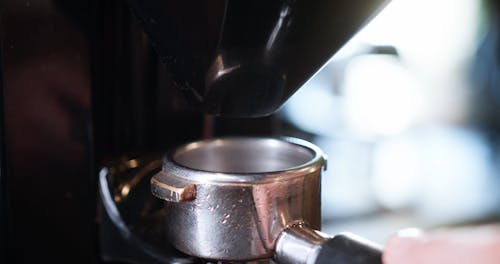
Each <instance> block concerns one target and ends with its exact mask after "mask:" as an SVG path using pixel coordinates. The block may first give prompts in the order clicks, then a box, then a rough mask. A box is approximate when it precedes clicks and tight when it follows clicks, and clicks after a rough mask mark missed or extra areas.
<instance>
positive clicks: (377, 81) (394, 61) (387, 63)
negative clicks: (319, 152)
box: [277, 0, 500, 243]
mask: <svg viewBox="0 0 500 264" xmlns="http://www.w3.org/2000/svg"><path fill="white" fill-rule="evenodd" d="M497 7H498V5H497V4H496V2H493V1H481V0H421V1H412V0H394V1H393V2H392V3H391V4H390V5H389V6H388V7H387V8H386V9H385V10H384V11H383V12H382V13H380V14H379V15H378V16H377V17H376V18H375V19H374V20H373V21H372V22H371V23H370V24H369V25H367V26H366V27H365V28H364V29H363V30H361V31H360V32H359V33H358V34H357V35H356V36H355V37H354V38H353V39H352V40H351V41H350V42H349V43H348V44H347V45H345V46H344V47H343V49H342V50H341V51H340V52H339V53H337V55H335V56H334V57H333V58H332V59H331V61H330V62H329V63H328V64H327V65H326V66H325V67H324V68H323V69H322V70H321V71H320V72H318V73H317V74H316V75H315V77H314V78H313V79H311V80H310V81H309V82H308V83H307V84H306V86H304V87H303V88H302V89H300V90H299V91H298V92H297V93H296V94H295V95H294V96H293V97H292V98H291V99H290V100H289V101H288V102H287V104H286V105H285V106H284V107H283V108H282V109H281V110H280V111H279V113H278V114H277V115H278V117H279V118H280V119H282V120H284V123H285V126H288V127H289V128H293V129H295V132H294V133H295V135H297V134H298V135H301V136H302V137H306V138H308V139H310V140H312V141H313V142H314V143H316V144H317V145H319V146H320V147H321V148H322V149H323V150H324V151H325V152H326V153H327V154H328V170H327V171H326V172H325V174H324V178H323V187H322V191H323V193H322V212H323V218H324V219H323V230H324V231H326V232H327V233H331V234H334V233H338V232H341V231H345V230H349V231H352V232H355V233H358V234H360V235H362V236H365V237H367V238H369V239H373V240H375V241H377V242H380V243H384V242H385V241H386V240H387V239H388V237H389V236H390V235H392V234H393V233H394V232H395V230H397V229H400V228H405V227H419V228H435V227H442V226H456V225H465V224H475V223H484V222H495V221H496V220H497V219H500V218H499V217H498V215H500V191H499V189H500V175H499V174H500V172H499V166H498V165H497V164H499V162H497V161H500V155H499V154H500V152H499V150H500V148H499V147H498V146H499V144H498V142H499V140H498V139H499V137H498V135H499V133H498V132H500V114H499V113H500V112H499V110H500V108H499V106H500V82H499V80H500V72H499V70H500V68H499V67H498V63H499V60H500V56H499V53H498V52H499V49H498V45H499V44H500V42H499V41H498V38H499V36H498V34H499V31H498V28H497V26H498V22H497V17H496V13H497V12H496V11H497V9H498V8H497Z"/></svg>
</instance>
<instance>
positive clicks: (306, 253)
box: [274, 223, 329, 264]
mask: <svg viewBox="0 0 500 264" xmlns="http://www.w3.org/2000/svg"><path fill="white" fill-rule="evenodd" d="M328 239H329V238H328V237H327V236H326V235H324V234H322V233H321V232H318V231H316V230H313V229H311V228H309V227H307V226H306V225H304V224H302V223H300V224H297V225H292V226H290V227H289V228H287V229H285V230H284V231H283V232H282V233H281V235H280V236H279V238H278V240H277V242H276V252H275V255H274V259H275V260H276V261H277V262H278V263H280V264H312V263H316V259H317V257H318V254H319V251H320V250H321V247H322V244H323V243H324V242H326V241H327V240H328Z"/></svg>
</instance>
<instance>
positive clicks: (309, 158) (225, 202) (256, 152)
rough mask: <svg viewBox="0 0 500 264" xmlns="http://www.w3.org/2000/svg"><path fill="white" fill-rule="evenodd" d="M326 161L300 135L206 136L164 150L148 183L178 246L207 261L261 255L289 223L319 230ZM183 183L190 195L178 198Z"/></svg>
mask: <svg viewBox="0 0 500 264" xmlns="http://www.w3.org/2000/svg"><path fill="white" fill-rule="evenodd" d="M227 163H232V164H227ZM325 164H326V160H325V158H324V155H323V153H322V152H321V150H320V149H319V148H317V147H315V146H314V145H312V144H310V143H308V142H305V141H303V140H298V139H292V138H283V139H269V138H222V139H215V140H206V141H199V142H194V143H191V144H187V145H184V146H181V147H180V148H178V149H177V150H175V151H174V152H172V153H171V154H169V155H167V156H166V157H165V158H164V160H163V169H162V171H161V172H159V173H158V174H156V175H155V176H154V177H153V178H152V180H151V188H152V192H153V194H154V195H155V196H157V197H159V198H161V199H164V200H166V201H167V202H166V203H165V206H166V213H167V216H166V221H167V229H168V232H167V233H168V237H169V241H170V242H171V243H172V244H173V246H174V247H176V248H177V249H179V250H180V251H182V252H184V253H186V254H188V255H192V256H196V257H200V258H204V259H216V260H231V261H243V260H255V259H265V258H271V257H272V256H273V252H274V248H275V243H276V239H277V237H278V236H279V234H280V233H281V232H282V230H284V229H285V228H286V227H288V226H289V225H291V224H294V223H297V222H306V223H308V224H309V225H310V226H311V227H312V228H315V229H319V228H320V206H319V205H320V177H321V168H322V167H324V166H325ZM188 186H189V188H195V189H196V193H195V195H194V196H192V197H190V199H179V197H183V193H184V192H185V191H186V187H188Z"/></svg>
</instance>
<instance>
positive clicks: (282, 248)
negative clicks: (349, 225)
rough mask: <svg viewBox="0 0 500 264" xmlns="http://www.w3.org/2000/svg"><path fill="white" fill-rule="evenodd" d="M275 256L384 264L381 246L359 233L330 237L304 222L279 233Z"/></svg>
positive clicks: (288, 262)
mask: <svg viewBox="0 0 500 264" xmlns="http://www.w3.org/2000/svg"><path fill="white" fill-rule="evenodd" d="M274 259H275V260H276V262H277V263H280V264H313V263H314V264H326V263H334V264H379V263H380V264H381V263H382V250H381V247H380V246H378V245H376V244H375V243H373V242H371V241H369V240H367V239H364V238H362V237H359V236H357V235H354V234H351V233H342V234H339V235H335V236H333V237H328V236H327V235H325V234H323V233H321V232H319V231H316V230H313V229H311V228H309V227H308V226H307V225H305V224H303V223H301V224H295V225H292V226H290V227H288V228H287V229H285V230H284V231H283V232H282V233H281V234H280V236H279V237H278V240H277V242H276V250H275V256H274Z"/></svg>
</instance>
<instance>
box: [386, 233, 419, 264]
mask: <svg viewBox="0 0 500 264" xmlns="http://www.w3.org/2000/svg"><path fill="white" fill-rule="evenodd" d="M420 237H422V231H421V230H419V229H416V228H409V229H404V230H401V231H399V232H398V233H397V234H396V235H395V236H393V237H391V238H390V239H389V241H388V242H387V244H386V246H385V249H384V251H383V253H382V262H383V263H384V264H396V263H416V262H414V259H413V257H412V251H413V250H412V249H413V248H415V247H416V246H417V245H418V244H419V239H420Z"/></svg>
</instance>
